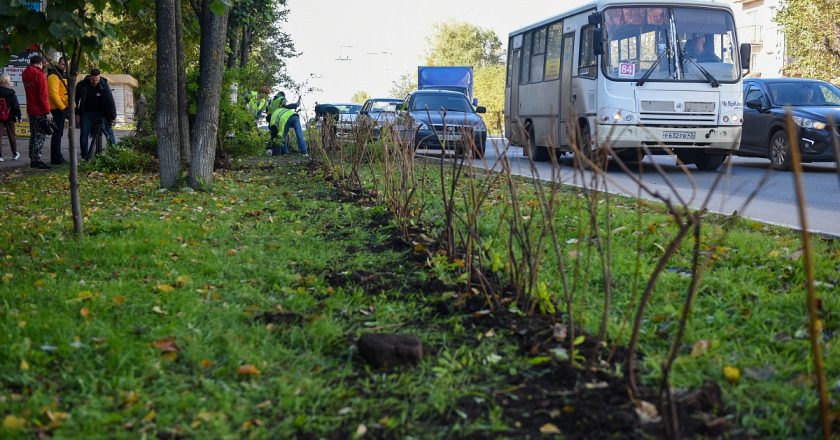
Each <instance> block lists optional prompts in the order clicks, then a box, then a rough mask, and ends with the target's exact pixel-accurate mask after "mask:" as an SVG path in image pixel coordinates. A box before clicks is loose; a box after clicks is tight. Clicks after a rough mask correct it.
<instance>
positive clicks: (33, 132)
mask: <svg viewBox="0 0 840 440" xmlns="http://www.w3.org/2000/svg"><path fill="white" fill-rule="evenodd" d="M22 78H23V88H24V90H25V91H26V114H27V115H28V116H29V131H30V135H29V166H31V167H32V168H38V169H42V170H46V169H49V168H50V166H49V165H47V164H45V163H44V162H42V161H41V150H42V149H43V148H44V141H45V140H46V138H47V132H48V130H49V123H50V122H52V115H51V114H50V98H49V92H48V91H47V76H46V75H44V59H43V58H41V56H40V55H35V56H33V57H32V58H30V59H29V66H28V67H27V68H26V70H24V71H23V75H22Z"/></svg>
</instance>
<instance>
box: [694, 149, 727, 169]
mask: <svg viewBox="0 0 840 440" xmlns="http://www.w3.org/2000/svg"><path fill="white" fill-rule="evenodd" d="M727 157H728V155H726V154H715V153H706V152H702V151H698V152H697V154H695V156H694V166H696V167H697V169H698V170H702V171H714V170H716V169H718V167H720V165H721V164H722V163H723V161H725V160H726V158H727Z"/></svg>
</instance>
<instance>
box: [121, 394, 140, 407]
mask: <svg viewBox="0 0 840 440" xmlns="http://www.w3.org/2000/svg"><path fill="white" fill-rule="evenodd" d="M139 401H140V393H138V392H137V391H133V390H132V391H129V392H127V393H125V396H123V406H125V407H126V408H128V407H130V406H132V405H134V404H135V403H137V402H139Z"/></svg>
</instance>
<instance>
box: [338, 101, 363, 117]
mask: <svg viewBox="0 0 840 440" xmlns="http://www.w3.org/2000/svg"><path fill="white" fill-rule="evenodd" d="M334 105H335V107H336V108H337V109H338V113H340V114H351V115H352V114H355V113H359V110H361V109H362V106H361V105H359V104H334Z"/></svg>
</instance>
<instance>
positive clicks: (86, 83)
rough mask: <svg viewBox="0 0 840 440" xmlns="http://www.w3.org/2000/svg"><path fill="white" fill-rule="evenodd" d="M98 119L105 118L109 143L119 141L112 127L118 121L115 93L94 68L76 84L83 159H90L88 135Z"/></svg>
mask: <svg viewBox="0 0 840 440" xmlns="http://www.w3.org/2000/svg"><path fill="white" fill-rule="evenodd" d="M97 119H102V120H104V124H102V128H103V129H104V131H105V136H106V137H107V138H108V144H109V145H114V144H115V143H117V141H116V139H115V138H114V131H113V130H112V129H111V127H112V126H113V125H114V124H116V122H117V106H116V104H115V103H114V95H113V94H112V93H111V88H110V87H108V80H106V79H105V78H102V76H101V72H100V71H99V69H93V70H91V71H90V74H89V75H88V76H86V77H85V79H84V80H82V81H81V82H79V84H78V85H76V126H77V127H79V126H81V134H80V139H79V145H80V147H81V148H80V149H81V152H82V159H83V160H88V159H90V151H89V148H88V136H90V130H91V127H92V126H93V122H94V121H95V120H97Z"/></svg>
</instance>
